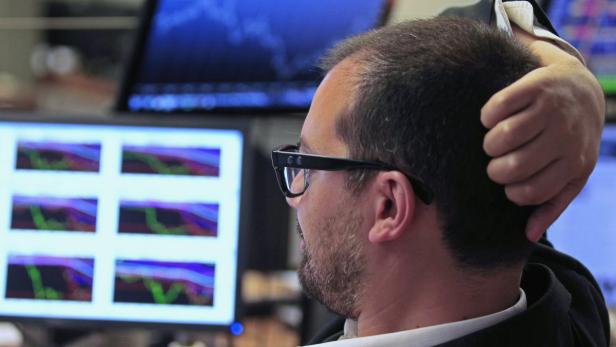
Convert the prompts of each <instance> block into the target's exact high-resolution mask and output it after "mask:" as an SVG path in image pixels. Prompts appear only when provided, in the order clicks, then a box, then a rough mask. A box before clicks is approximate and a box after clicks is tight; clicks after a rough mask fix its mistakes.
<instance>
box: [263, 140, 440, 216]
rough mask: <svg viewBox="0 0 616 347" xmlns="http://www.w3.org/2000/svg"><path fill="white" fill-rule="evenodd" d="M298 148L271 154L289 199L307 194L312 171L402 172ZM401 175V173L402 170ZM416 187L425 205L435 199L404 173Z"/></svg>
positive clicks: (428, 191)
mask: <svg viewBox="0 0 616 347" xmlns="http://www.w3.org/2000/svg"><path fill="white" fill-rule="evenodd" d="M298 151H299V148H298V146H296V145H284V146H282V147H280V148H279V149H277V150H273V151H272V166H273V167H274V171H275V172H276V179H277V180H278V184H279V186H280V190H281V191H282V193H283V194H284V195H285V196H286V197H289V198H293V197H296V196H300V195H302V194H304V192H305V191H306V189H307V188H308V186H309V185H310V178H309V170H325V171H338V170H380V171H400V170H399V169H397V168H395V167H393V166H391V165H387V164H385V163H380V162H377V161H364V160H353V159H346V158H336V157H326V156H322V155H314V154H304V153H299V152H298ZM400 172H402V171H400ZM402 173H403V174H404V175H405V176H406V177H407V178H408V179H409V181H410V182H411V184H412V185H413V189H414V190H415V193H416V194H417V196H418V197H419V198H420V199H421V201H423V202H424V203H426V204H430V203H431V202H432V199H433V198H434V194H433V193H432V190H431V189H430V188H429V187H428V186H427V185H426V184H425V183H423V182H422V181H421V180H420V179H419V178H417V177H415V176H413V175H410V174H407V173H405V172H402Z"/></svg>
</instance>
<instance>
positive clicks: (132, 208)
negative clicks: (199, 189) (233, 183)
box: [118, 201, 218, 237]
mask: <svg viewBox="0 0 616 347" xmlns="http://www.w3.org/2000/svg"><path fill="white" fill-rule="evenodd" d="M118 231H119V232H120V233H132V234H154V235H175V236H178V235H181V236H213V237H215V236H217V235H218V204H201V203H168V202H160V201H122V202H120V221H119V226H118Z"/></svg>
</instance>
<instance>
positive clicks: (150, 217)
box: [136, 207, 188, 235]
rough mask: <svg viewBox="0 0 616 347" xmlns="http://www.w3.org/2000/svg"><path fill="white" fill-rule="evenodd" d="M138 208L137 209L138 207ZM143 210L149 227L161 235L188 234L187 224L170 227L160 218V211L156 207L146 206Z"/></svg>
mask: <svg viewBox="0 0 616 347" xmlns="http://www.w3.org/2000/svg"><path fill="white" fill-rule="evenodd" d="M136 210H137V209H136ZM138 210H142V211H143V212H144V213H145V222H146V225H147V226H148V228H150V230H152V231H153V232H155V233H156V234H160V235H186V234H188V232H187V230H186V227H185V226H178V227H175V228H169V227H167V226H166V225H165V224H163V223H161V222H160V221H159V220H158V212H157V210H156V208H155V207H146V208H143V209H138Z"/></svg>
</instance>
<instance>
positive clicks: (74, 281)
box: [6, 255, 94, 301]
mask: <svg viewBox="0 0 616 347" xmlns="http://www.w3.org/2000/svg"><path fill="white" fill-rule="evenodd" d="M93 276H94V260H93V259H87V258H71V257H52V256H31V255H27V256H26V255H9V257H8V274H7V281H6V297H7V298H12V299H35V300H67V301H91V300H92V278H93Z"/></svg>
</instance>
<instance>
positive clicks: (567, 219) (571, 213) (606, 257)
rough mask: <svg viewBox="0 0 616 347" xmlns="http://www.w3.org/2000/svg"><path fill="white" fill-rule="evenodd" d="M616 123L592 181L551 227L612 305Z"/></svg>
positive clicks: (552, 236) (615, 290) (615, 293)
mask: <svg viewBox="0 0 616 347" xmlns="http://www.w3.org/2000/svg"><path fill="white" fill-rule="evenodd" d="M615 178H616V124H612V125H607V126H606V128H605V130H604V134H603V141H602V143H601V153H600V156H599V161H598V162H597V166H596V167H595V170H594V171H593V173H592V175H591V177H590V179H589V180H588V183H587V184H586V186H585V187H584V189H583V190H582V192H581V193H580V194H579V195H578V197H577V198H576V199H575V200H574V201H573V202H572V203H571V205H570V206H569V207H568V208H567V209H566V210H565V212H564V213H563V214H562V215H561V216H560V218H559V219H558V220H557V221H556V223H555V224H554V225H553V226H552V227H550V229H549V233H548V239H549V240H550V241H552V243H554V246H555V247H556V248H557V249H558V250H560V251H563V252H565V253H568V254H571V255H573V256H574V257H576V258H577V259H579V260H580V261H581V262H582V263H583V264H584V265H586V267H588V269H589V270H590V271H591V272H592V273H593V275H594V276H595V278H596V279H597V281H598V282H599V285H601V289H602V290H603V295H604V296H605V299H606V302H607V304H608V305H609V306H611V307H615V308H616V266H615V264H616V214H614V209H615V208H616V179H615Z"/></svg>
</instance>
